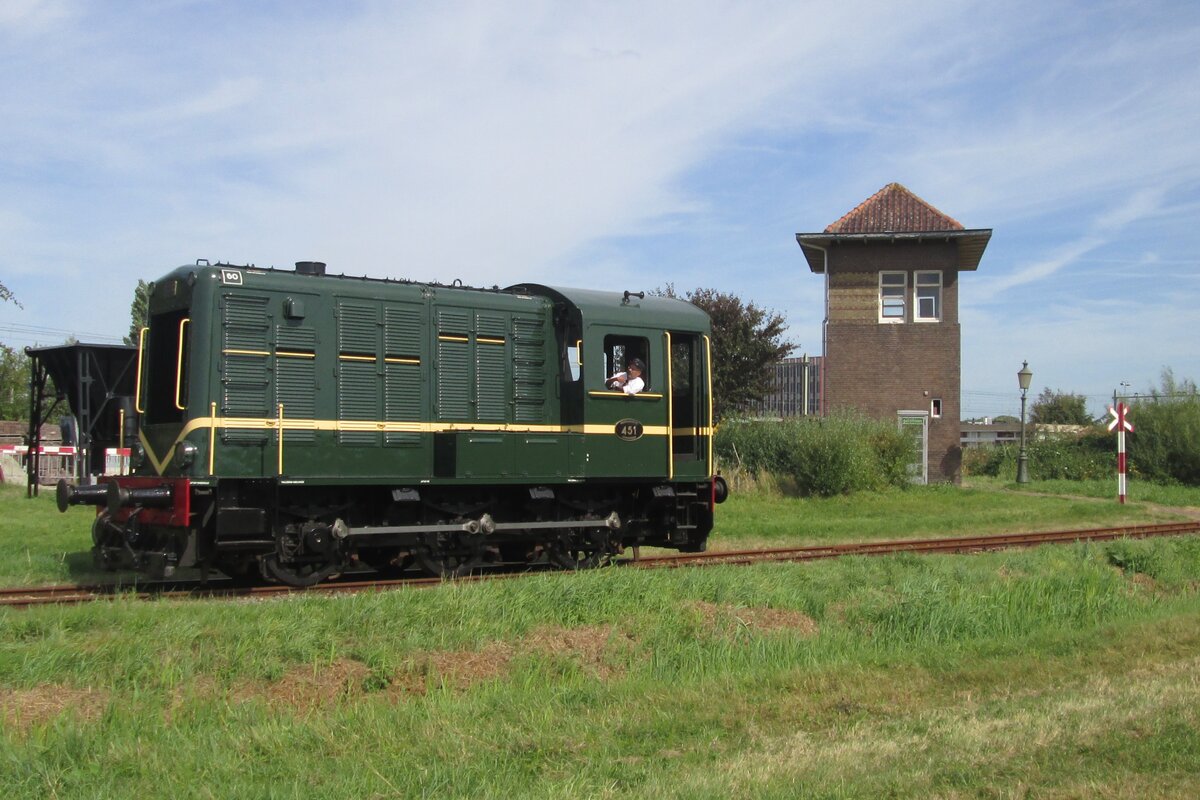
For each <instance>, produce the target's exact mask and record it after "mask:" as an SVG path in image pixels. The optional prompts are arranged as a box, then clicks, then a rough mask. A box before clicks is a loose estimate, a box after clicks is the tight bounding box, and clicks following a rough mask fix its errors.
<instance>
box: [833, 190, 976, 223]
mask: <svg viewBox="0 0 1200 800" xmlns="http://www.w3.org/2000/svg"><path fill="white" fill-rule="evenodd" d="M961 230H963V226H962V223H961V222H959V221H958V220H956V219H954V218H953V217H950V216H947V215H946V214H943V213H942V212H941V211H938V210H937V209H936V208H934V207H933V206H931V205H929V203H926V202H925V201H924V200H922V199H921V198H919V197H917V196H916V195H915V194H913V193H912V192H910V191H909V190H908V189H906V188H904V187H903V186H901V185H900V184H898V183H889V184H888V185H887V186H885V187H883V188H882V189H880V190H879V191H878V192H876V193H875V194H873V195H871V196H870V197H868V198H867V199H866V200H863V201H862V202H861V203H859V204H858V205H857V206H855V207H854V208H853V209H852V210H851V211H849V212H848V213H847V214H846V215H845V216H843V217H842V218H841V219H839V220H838V221H837V222H835V223H833V224H832V225H830V226H829V227H827V228H826V229H825V233H925V232H929V231H961Z"/></svg>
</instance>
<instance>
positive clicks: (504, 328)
mask: <svg viewBox="0 0 1200 800" xmlns="http://www.w3.org/2000/svg"><path fill="white" fill-rule="evenodd" d="M507 334H508V315H507V314H494V313H493V314H489V313H485V312H479V313H476V315H475V400H476V402H475V415H476V419H477V420H479V421H480V422H506V421H507V420H508V401H509V399H510V398H511V397H512V382H511V381H510V380H509V377H508V337H507Z"/></svg>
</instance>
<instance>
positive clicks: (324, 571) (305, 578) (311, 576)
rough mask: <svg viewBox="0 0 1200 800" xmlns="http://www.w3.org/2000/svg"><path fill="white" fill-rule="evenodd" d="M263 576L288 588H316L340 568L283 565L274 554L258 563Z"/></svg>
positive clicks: (330, 564) (319, 565)
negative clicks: (284, 584)
mask: <svg viewBox="0 0 1200 800" xmlns="http://www.w3.org/2000/svg"><path fill="white" fill-rule="evenodd" d="M260 563H261V564H262V572H263V575H264V576H265V577H267V578H269V579H272V580H276V581H279V582H280V583H286V584H287V585H288V586H295V587H298V588H301V589H303V588H307V587H309V586H316V585H317V584H318V583H320V582H321V581H323V580H325V579H326V578H329V577H332V576H333V574H334V573H336V572H337V571H338V570H339V569H341V566H340V565H339V564H333V563H329V564H296V565H294V566H293V565H286V566H285V565H283V564H280V563H279V556H278V555H277V554H275V553H271V554H269V555H265V556H263V558H262V561H261V562H260Z"/></svg>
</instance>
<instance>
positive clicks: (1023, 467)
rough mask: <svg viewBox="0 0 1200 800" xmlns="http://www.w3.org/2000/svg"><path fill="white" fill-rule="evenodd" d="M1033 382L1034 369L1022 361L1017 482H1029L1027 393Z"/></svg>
mask: <svg viewBox="0 0 1200 800" xmlns="http://www.w3.org/2000/svg"><path fill="white" fill-rule="evenodd" d="M1032 382H1033V371H1032V370H1030V369H1029V362H1028V361H1023V362H1021V371H1020V372H1018V373H1017V383H1019V384H1020V385H1021V452H1020V453H1018V454H1017V483H1029V457H1028V456H1027V455H1026V454H1025V395H1026V394H1027V393H1028V392H1029V384H1030V383H1032Z"/></svg>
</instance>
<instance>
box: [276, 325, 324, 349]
mask: <svg viewBox="0 0 1200 800" xmlns="http://www.w3.org/2000/svg"><path fill="white" fill-rule="evenodd" d="M275 346H276V347H277V348H278V349H280V350H292V351H296V352H300V353H315V352H316V350H317V332H316V331H315V330H314V329H312V328H301V327H298V326H294V325H277V326H275Z"/></svg>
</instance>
